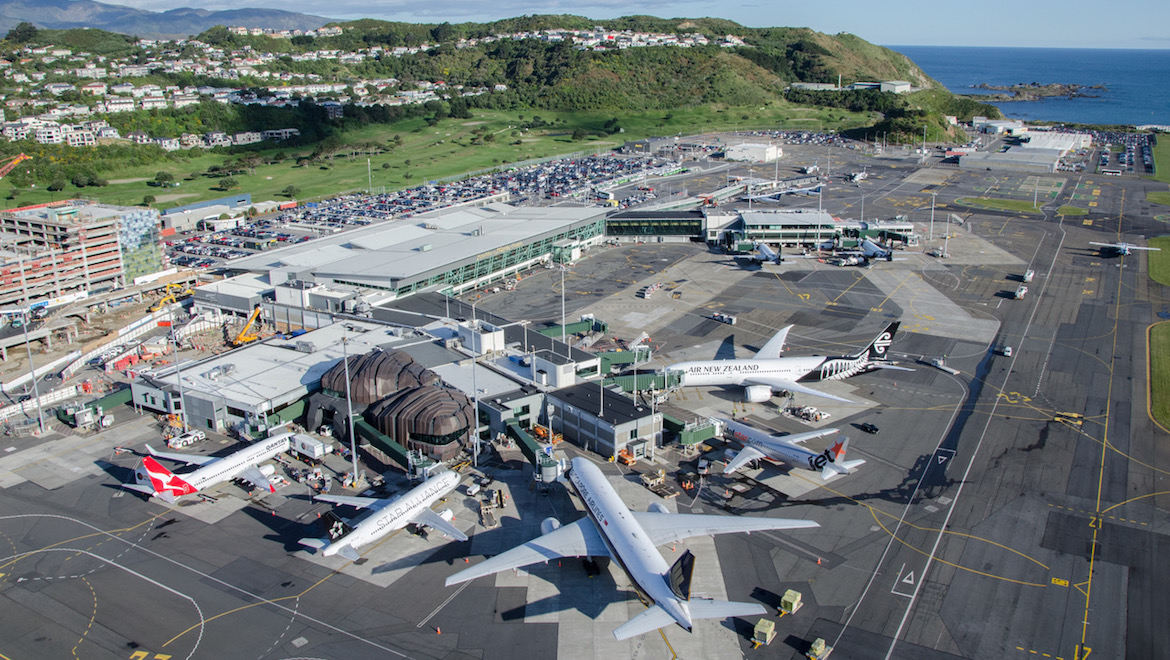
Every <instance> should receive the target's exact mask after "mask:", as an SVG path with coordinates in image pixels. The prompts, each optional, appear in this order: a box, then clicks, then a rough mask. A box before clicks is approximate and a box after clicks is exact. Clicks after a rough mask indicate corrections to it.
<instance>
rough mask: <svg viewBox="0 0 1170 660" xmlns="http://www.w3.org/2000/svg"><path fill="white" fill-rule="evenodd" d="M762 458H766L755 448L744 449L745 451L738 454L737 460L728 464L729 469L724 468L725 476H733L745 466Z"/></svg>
mask: <svg viewBox="0 0 1170 660" xmlns="http://www.w3.org/2000/svg"><path fill="white" fill-rule="evenodd" d="M761 458H766V457H765V456H764V453H763V452H762V451H760V450H758V449H756V448H755V447H744V448H743V451H741V452H739V453H738V454H736V455H735V458H733V459H732V460H731V462H730V463H728V464H727V467H725V468H723V474H731V473H732V472H735V471H736V470H738V469H740V468H741V467H743V466H744V465H746V464H748V463H751V462H752V461H755V460H759V459H761Z"/></svg>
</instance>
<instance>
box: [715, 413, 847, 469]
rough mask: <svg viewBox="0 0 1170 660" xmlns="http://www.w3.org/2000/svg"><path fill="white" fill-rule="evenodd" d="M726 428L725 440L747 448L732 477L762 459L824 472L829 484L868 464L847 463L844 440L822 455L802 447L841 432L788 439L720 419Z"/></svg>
mask: <svg viewBox="0 0 1170 660" xmlns="http://www.w3.org/2000/svg"><path fill="white" fill-rule="evenodd" d="M716 421H717V422H719V424H720V425H721V426H722V428H723V437H725V438H726V437H731V438H734V439H736V440H738V441H739V442H740V443H741V444H743V451H741V452H739V454H737V455H736V456H735V458H734V459H732V461H731V462H730V463H728V464H727V467H726V468H724V469H723V474H731V473H732V472H735V471H736V470H738V469H739V468H741V467H743V466H744V465H745V464H747V463H750V462H752V461H755V460H759V459H761V458H765V459H768V460H770V461H774V462H783V463H787V464H789V465H791V466H793V467H800V468H803V467H805V466H808V469H810V470H812V471H813V472H816V471H818V470H819V471H820V473H821V479H824V480H826V481H827V480H828V479H829V478H831V477H832V476H833V475H836V474H849V471H850V470H852V469H853V468H855V467H858V466H860V465H861V464H862V463H865V461H863V460H856V461H846V460H843V459H844V458H845V451H846V450H847V449H848V448H849V438H842V439H840V440H838V441H837V443H836V444H834V445H833V446H832V447H830V448H828V449H826V450H825V451H823V452H821V453H817V452H815V451H812V450H809V449H805V448H804V447H802V446H801V444H800V443H803V442H805V441H807V440H812V439H813V438H820V437H822V436H826V435H832V434H833V433H836V432H837V429H821V430H819V431H809V432H807V433H795V434H789V435H784V436H779V435H772V434H770V433H765V432H763V431H759V430H757V429H754V428H752V427H750V426H748V425H747V424H741V423H740V422H737V421H735V420H731V419H722V418H717V419H716Z"/></svg>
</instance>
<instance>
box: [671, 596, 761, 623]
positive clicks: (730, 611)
mask: <svg viewBox="0 0 1170 660" xmlns="http://www.w3.org/2000/svg"><path fill="white" fill-rule="evenodd" d="M687 609H689V610H690V611H691V618H692V619H725V618H727V617H729V616H753V615H756V614H764V613H765V610H764V606H763V605H760V604H759V603H734V602H728V601H725V600H692V601H691V602H689V603H687Z"/></svg>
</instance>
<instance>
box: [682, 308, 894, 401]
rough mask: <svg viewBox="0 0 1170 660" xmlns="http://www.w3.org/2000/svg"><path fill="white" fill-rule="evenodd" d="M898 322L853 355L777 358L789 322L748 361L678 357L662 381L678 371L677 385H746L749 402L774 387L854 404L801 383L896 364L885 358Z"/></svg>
mask: <svg viewBox="0 0 1170 660" xmlns="http://www.w3.org/2000/svg"><path fill="white" fill-rule="evenodd" d="M898 325H899V322H898V321H895V322H893V323H891V324H890V325H888V326H886V329H885V330H882V331H881V333H880V334H878V336H877V337H875V338H874V340H873V341H871V342H870V343H869V345H868V346H866V347H865V348H863V349H862V350H861V351H859V352H857V353H854V354H853V355H843V356H839V357H823V356H816V355H814V356H811V357H781V356H780V353H781V351H782V350H783V347H784V340H785V339H786V338H787V337H788V331H789V330H791V329H792V326H786V327H784V328H781V329H780V331H779V332H777V333H776V335H775V336H774V337H772V338H771V339H769V340H768V343H766V344H764V347H763V348H761V349H760V351H759V352H758V353H756V355H755V357H753V358H751V359H749V360H702V361H695V362H678V363H675V364H672V365H669V366H667V367H666V382H668V383H670V382H673V378H674V377H675V376H674V374H678V376H677V378H678V381H677V382H678V384H679V386H680V387H697V386H702V385H738V386H741V387H743V388H744V398H745V399H746V400H747V401H748V402H750V403H762V402H764V401H767V400H769V399H771V398H772V394H773V393H774V392H783V391H789V392H800V393H802V394H813V395H816V396H820V397H824V398H826V399H833V400H836V401H844V402H846V403H852V402H851V401H850V400H849V399H844V398H842V397H839V396H834V395H832V394H827V393H825V392H822V391H820V390H817V389H813V388H811V387H808V386H807V385H802V384H801V383H806V382H816V381H821V380H841V379H843V378H848V377H849V376H853V375H856V374H860V373H864V372H867V371H873V370H874V369H898V370H901V371H914V370H913V369H908V368H906V367H900V366H897V365H895V364H893V363H892V362H890V361H889V358H888V357H887V356H886V351H887V349H889V347H890V344H891V343H893V341H894V333H896V332H897V331H898Z"/></svg>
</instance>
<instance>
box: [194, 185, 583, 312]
mask: <svg viewBox="0 0 1170 660" xmlns="http://www.w3.org/2000/svg"><path fill="white" fill-rule="evenodd" d="M604 236H605V210H604V209H600V208H536V207H528V208H522V207H515V206H510V205H507V204H489V205H487V206H484V207H480V208H455V209H446V210H442V211H434V212H431V213H425V214H421V215H417V216H414V217H412V218H410V219H409V220H405V221H400V222H389V223H379V224H375V225H370V226H368V227H363V228H360V229H355V230H353V231H348V232H344V233H342V234H337V235H334V236H326V237H323V238H320V239H318V240H315V241H312V242H311V243H307V244H304V245H291V246H287V247H284V248H281V249H279V250H273V251H270V252H264V253H260V254H255V255H252V256H249V257H244V258H242V259H236V260H234V261H232V262H230V263H229V264H228V267H229V268H230V269H232V270H234V271H236V272H239V273H253V274H258V275H264V276H266V278H267V283H268V285H269V286H270V287H273V288H274V287H276V286H279V285H281V284H284V283H286V282H294V281H299V282H308V283H312V284H318V285H326V286H329V287H331V288H338V287H341V288H347V287H348V288H351V289H353V290H355V291H356V290H361V291H378V292H382V293H384V294H385V296H384V298H383V299H384V300H392V299H396V298H401V297H405V296H409V295H411V294H413V293H416V292H418V291H422V290H426V289H440V290H442V289H449V290H450V291H451V292H452V293H459V292H461V291H464V290H466V289H469V288H474V287H477V286H482V285H484V284H489V283H491V282H497V281H503V280H506V279H508V278H511V277H514V276H515V275H516V274H517V273H519V272H520V271H522V270H524V269H527V268H531V267H532V266H535V265H538V264H541V263H547V262H550V261H554V260H557V259H556V257H557V256H558V255H559V254H560V253H561V251H562V250H563V249H564V248H565V247H566V246H568V247H570V248H572V247H578V248H586V247H588V246H590V245H594V244H596V243H599V242H601V241H602V240H604ZM197 298H198V296H197Z"/></svg>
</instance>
